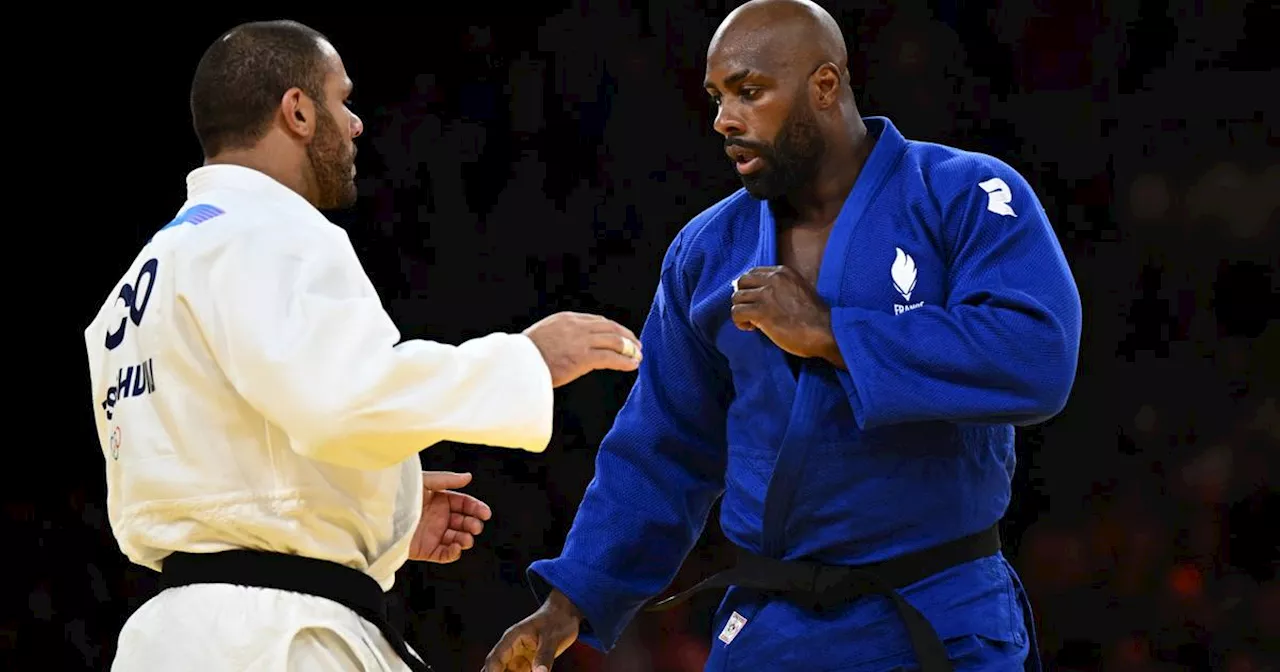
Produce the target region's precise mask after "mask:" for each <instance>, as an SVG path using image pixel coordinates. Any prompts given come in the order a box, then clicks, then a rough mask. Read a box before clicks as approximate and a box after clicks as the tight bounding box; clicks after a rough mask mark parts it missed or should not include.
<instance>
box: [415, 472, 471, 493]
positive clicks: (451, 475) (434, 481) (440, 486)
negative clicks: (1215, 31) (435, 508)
mask: <svg viewBox="0 0 1280 672" xmlns="http://www.w3.org/2000/svg"><path fill="white" fill-rule="evenodd" d="M470 482H471V474H470V473H457V472H453V471H424V472H422V485H423V487H426V488H427V489H429V490H449V489H451V488H461V487H462V486H464V485H466V484H468V483H470Z"/></svg>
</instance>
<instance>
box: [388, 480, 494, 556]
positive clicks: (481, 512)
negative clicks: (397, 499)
mask: <svg viewBox="0 0 1280 672" xmlns="http://www.w3.org/2000/svg"><path fill="white" fill-rule="evenodd" d="M470 482H471V474H459V473H454V472H450V471H424V472H422V519H421V520H419V521H418V529H417V530H416V531H415V532H414V533H413V541H412V542H411V543H410V544H409V559H410V560H419V561H423V562H435V563H440V564H447V563H450V562H454V561H455V560H457V559H458V558H460V557H462V552H463V551H465V550H467V549H469V548H471V547H472V546H475V543H476V541H475V537H476V535H479V534H480V533H481V532H482V531H484V521H486V520H489V518H490V517H491V516H492V515H493V511H492V510H491V509H490V508H489V505H488V504H485V503H484V502H482V501H480V500H478V499H476V498H475V497H472V496H471V495H464V494H462V493H460V492H453V491H452V490H450V488H461V487H463V486H465V485H467V484H468V483H470Z"/></svg>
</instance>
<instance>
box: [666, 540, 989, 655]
mask: <svg viewBox="0 0 1280 672" xmlns="http://www.w3.org/2000/svg"><path fill="white" fill-rule="evenodd" d="M999 551H1000V532H999V530H998V529H997V527H996V526H994V525H993V526H991V527H990V528H988V529H986V530H983V531H982V532H978V533H976V534H972V535H969V536H967V537H963V538H961V539H956V540H955V541H949V542H947V543H945V544H940V545H938V546H934V547H932V548H926V549H923V550H920V551H916V552H914V553H908V554H907V555H903V556H899V557H896V558H892V559H890V560H885V561H884V562H877V563H872V564H867V565H857V566H847V565H824V564H821V563H817V562H811V561H804V560H778V559H776V558H767V557H764V556H761V555H756V554H755V553H751V552H750V551H746V550H744V549H741V548H739V549H738V562H737V564H736V565H734V566H733V567H731V568H729V569H727V570H725V571H723V572H720V573H718V574H714V575H712V576H710V577H708V578H707V579H704V580H703V581H702V582H700V583H698V584H697V585H696V586H694V587H692V588H690V589H688V590H685V591H683V592H680V593H677V594H675V595H672V596H671V597H668V598H666V599H664V600H661V601H659V602H656V603H653V604H651V605H649V606H647V607H645V611H664V610H666V609H670V608H671V607H674V606H675V605H677V604H680V603H681V602H684V601H685V600H687V599H689V597H691V596H692V595H693V594H694V593H697V592H700V591H703V590H708V589H712V588H728V587H730V586H738V587H741V588H747V589H750V590H757V591H760V592H762V593H768V594H773V595H777V596H780V597H783V598H784V599H787V600H790V601H793V602H797V603H799V604H802V605H804V606H807V607H809V608H811V609H814V610H824V609H832V608H836V607H839V606H841V605H845V604H848V603H849V602H852V601H853V600H855V599H857V598H859V597H863V596H866V595H883V596H885V597H888V598H890V599H891V600H893V603H894V606H895V607H897V609H898V615H899V616H900V617H901V618H902V620H903V621H904V622H905V624H906V626H907V636H908V637H910V638H911V647H912V648H913V649H914V650H915V654H916V659H917V660H918V661H919V663H920V669H921V672H952V669H953V668H952V666H951V662H950V661H949V660H947V650H946V647H944V646H943V645H942V639H941V638H939V637H938V633H937V631H935V630H934V629H933V626H932V625H930V624H929V621H928V620H927V619H926V618H925V617H924V614H921V613H920V611H919V610H917V609H916V608H915V607H913V606H911V603H909V602H907V601H906V600H905V599H903V597H902V596H901V595H899V594H898V591H897V590H895V589H897V588H904V587H906V586H909V585H911V584H913V583H916V582H917V581H921V580H923V579H926V578H928V577H930V576H932V575H934V574H937V573H938V572H941V571H942V570H944V569H947V568H948V567H953V566H955V565H959V564H962V563H965V562H970V561H973V560H977V559H979V558H985V557H987V556H990V555H994V554H996V553H997V552H999Z"/></svg>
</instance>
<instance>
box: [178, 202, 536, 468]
mask: <svg viewBox="0 0 1280 672" xmlns="http://www.w3.org/2000/svg"><path fill="white" fill-rule="evenodd" d="M300 229H305V230H300ZM237 234H238V235H236V236H234V237H233V239H232V240H229V241H227V242H226V243H225V244H224V245H220V246H218V249H217V250H216V251H210V254H211V255H212V258H205V259H201V260H199V263H195V264H192V265H191V270H190V272H193V273H195V272H199V273H207V275H206V276H205V277H204V278H203V281H202V282H179V283H178V286H179V287H200V288H202V289H204V290H206V291H207V292H208V295H207V296H191V297H179V301H183V300H186V301H188V302H189V303H190V304H191V305H192V306H194V307H197V310H194V311H193V312H194V318H195V320H196V321H197V322H202V323H203V324H202V325H201V326H202V329H201V331H202V332H203V333H204V334H205V337H206V338H207V339H209V346H210V348H211V350H212V352H213V353H214V356H215V357H216V359H217V360H218V362H219V364H220V366H221V368H222V370H223V371H224V372H225V374H226V376H227V378H228V380H229V381H230V382H231V384H232V385H233V386H234V387H235V389H236V390H237V392H239V394H240V395H242V396H243V397H244V399H245V400H246V401H247V402H248V403H249V404H251V405H252V406H254V407H255V408H256V409H258V411H259V412H260V413H262V415H263V416H264V417H265V418H267V419H268V420H269V421H270V422H272V423H274V424H276V425H277V426H279V427H280V428H281V429H282V430H283V432H284V433H285V434H286V435H288V436H289V437H290V440H291V442H292V447H293V449H294V450H295V451H296V452H297V453H299V454H301V455H303V456H306V457H309V458H312V459H316V460H320V461H324V462H327V463H331V464H334V465H338V466H344V467H351V468H356V469H380V468H385V467H389V466H392V465H395V464H397V463H400V462H403V461H404V460H405V459H406V458H408V457H411V456H413V455H415V454H416V453H417V452H419V451H421V450H423V449H424V448H427V447H428V446H430V445H432V444H434V443H437V442H439V441H444V440H448V441H456V442H460V443H471V444H482V445H491V446H499V447H507V448H521V449H524V450H528V451H532V452H541V451H543V450H544V449H545V448H546V446H547V443H548V442H549V440H550V436H551V423H552V402H553V398H552V386H551V375H550V372H549V371H548V369H547V366H546V363H545V362H544V360H543V359H542V356H541V354H540V353H539V351H538V349H537V347H536V346H535V345H534V344H533V342H532V341H531V340H530V339H529V338H528V337H526V336H523V335H520V334H502V333H495V334H490V335H487V336H484V337H481V338H476V339H474V340H470V341H466V342H464V343H462V344H460V345H456V346H455V345H448V344H443V343H435V342H430V341H424V340H411V341H406V342H404V343H399V341H400V334H399V331H398V330H397V329H396V327H395V325H394V324H393V323H392V321H391V319H390V317H389V316H388V315H387V313H386V311H385V310H384V308H383V306H382V302H381V300H380V299H379V297H378V295H377V293H376V291H375V290H374V288H373V286H372V284H371V283H370V282H369V279H368V277H367V276H366V275H365V273H364V270H363V268H362V267H361V266H360V263H359V260H358V258H357V257H356V255H355V252H354V250H353V249H352V247H351V244H350V242H349V240H348V239H347V238H346V235H345V232H343V231H342V230H341V229H339V228H337V227H332V226H314V227H313V226H305V227H299V226H287V225H286V226H279V227H273V226H257V227H252V228H249V229H244V230H241V231H239V232H237ZM397 343H399V344H397Z"/></svg>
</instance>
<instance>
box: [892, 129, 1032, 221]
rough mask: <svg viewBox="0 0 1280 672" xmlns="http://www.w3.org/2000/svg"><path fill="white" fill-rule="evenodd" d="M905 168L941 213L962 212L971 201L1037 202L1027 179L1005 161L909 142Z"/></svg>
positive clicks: (975, 153) (932, 144) (943, 147)
mask: <svg viewBox="0 0 1280 672" xmlns="http://www.w3.org/2000/svg"><path fill="white" fill-rule="evenodd" d="M905 159H906V161H907V163H908V169H909V170H911V171H912V172H914V173H916V174H918V175H920V177H921V179H922V180H923V185H924V188H925V189H926V190H927V191H928V194H929V197H930V198H931V199H932V200H933V201H934V202H935V203H937V204H938V205H939V207H940V209H941V210H942V211H943V213H949V212H951V213H954V212H955V211H956V210H957V209H959V210H960V211H966V210H967V209H968V207H969V206H970V204H971V203H973V202H974V199H975V198H978V197H981V198H983V199H986V200H990V201H991V202H992V203H993V204H995V203H999V202H1001V201H1003V199H1004V198H1005V197H1009V198H1013V197H1017V196H1020V197H1021V198H1022V199H1030V200H1031V201H1035V202H1036V205H1037V208H1038V207H1039V204H1038V199H1037V197H1036V195H1035V193H1034V192H1033V191H1032V189H1031V186H1030V185H1029V184H1028V183H1027V180H1026V179H1025V178H1024V177H1023V176H1022V174H1020V173H1019V172H1018V171H1017V170H1015V169H1014V168H1013V167H1012V166H1010V165H1009V164H1008V163H1006V162H1005V161H1002V160H1001V159H999V158H996V157H994V156H991V155H990V154H984V153H982V152H975V151H970V150H964V149H959V148H957V147H950V146H947V145H942V144H938V143H932V142H921V141H911V142H909V143H908V145H907V152H906V157H905ZM993 207H996V208H999V205H993Z"/></svg>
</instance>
